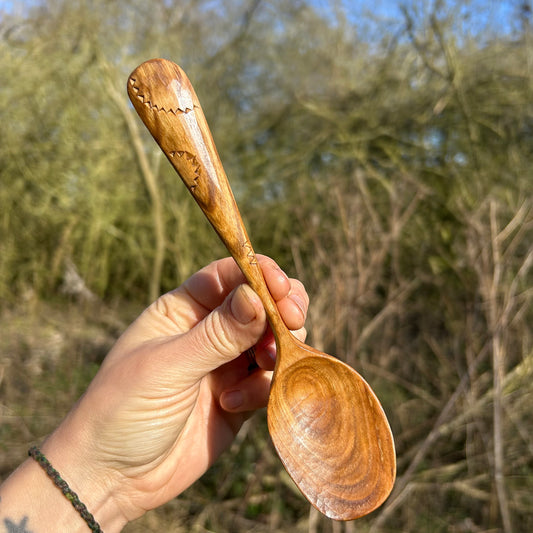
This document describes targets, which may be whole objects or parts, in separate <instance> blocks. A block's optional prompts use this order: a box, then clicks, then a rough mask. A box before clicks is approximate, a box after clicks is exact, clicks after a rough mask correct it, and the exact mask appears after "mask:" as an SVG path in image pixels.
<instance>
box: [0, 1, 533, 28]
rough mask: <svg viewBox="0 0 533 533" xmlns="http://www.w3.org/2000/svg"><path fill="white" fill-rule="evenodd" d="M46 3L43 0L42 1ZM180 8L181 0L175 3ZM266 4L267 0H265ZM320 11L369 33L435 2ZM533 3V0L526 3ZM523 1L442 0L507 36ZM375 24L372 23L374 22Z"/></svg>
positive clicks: (2, 4)
mask: <svg viewBox="0 0 533 533" xmlns="http://www.w3.org/2000/svg"><path fill="white" fill-rule="evenodd" d="M44 1H45V2H46V0H44ZM174 1H175V2H176V5H179V2H180V0H174ZM264 1H265V2H268V0H264ZM308 1H309V3H310V4H312V5H314V6H315V7H316V8H318V9H319V10H323V11H324V12H325V13H331V9H332V6H333V5H335V4H337V5H338V4H340V5H342V7H343V8H344V9H345V11H346V13H347V15H348V17H349V19H350V20H351V21H353V22H355V23H356V24H357V25H361V29H363V28H364V30H365V31H367V32H371V31H373V30H375V29H376V28H377V26H378V22H379V25H380V27H381V28H383V23H384V22H385V23H386V24H387V26H389V27H390V28H391V29H392V28H394V26H399V25H400V24H401V22H402V14H401V9H400V7H401V6H402V5H406V6H408V7H409V8H410V9H412V8H416V9H418V10H419V11H421V12H422V11H423V6H432V5H434V4H435V3H436V2H438V0H308ZM526 1H528V2H529V3H530V5H531V4H532V3H533V0H526ZM35 3H40V2H39V0H0V12H2V11H3V12H8V13H10V12H13V11H15V12H19V13H20V12H21V11H22V10H23V9H24V6H28V5H31V4H35ZM523 3H524V0H444V4H446V5H447V6H452V7H453V6H458V5H460V6H463V8H462V13H463V15H464V21H463V29H466V30H468V31H469V32H472V33H487V34H494V33H510V32H512V31H514V30H516V29H517V28H518V27H519V23H518V16H517V15H518V13H519V6H520V5H521V4H523ZM373 21H374V22H373Z"/></svg>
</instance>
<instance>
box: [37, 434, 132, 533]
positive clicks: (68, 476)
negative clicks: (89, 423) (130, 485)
mask: <svg viewBox="0 0 533 533" xmlns="http://www.w3.org/2000/svg"><path fill="white" fill-rule="evenodd" d="M70 435H75V438H71V437H70ZM84 441H85V439H84V437H83V434H82V433H80V432H77V431H71V430H69V429H68V428H67V429H66V430H65V429H64V428H63V424H62V425H61V426H60V427H59V428H58V429H57V430H56V431H55V432H54V433H53V434H52V435H51V436H50V437H49V438H48V439H47V440H46V441H45V442H44V443H43V445H42V447H41V452H42V454H43V455H44V456H45V457H46V460H47V461H48V462H49V463H50V465H51V466H52V467H53V469H54V470H56V471H57V473H58V475H59V476H60V477H61V479H62V480H63V481H64V482H65V483H66V484H67V485H68V488H69V489H70V491H71V492H72V493H74V494H75V496H77V498H78V499H79V501H80V502H81V503H82V504H83V505H84V506H85V507H86V508H87V511H88V512H89V513H90V514H91V515H92V516H93V517H94V520H95V522H96V523H97V524H98V525H99V526H100V528H101V529H102V530H103V531H105V533H113V532H115V531H121V530H122V528H123V527H124V526H125V525H126V523H127V522H128V519H127V518H126V517H125V516H124V515H123V513H122V512H121V509H120V506H119V505H118V502H117V498H116V496H117V493H118V486H119V484H118V483H117V482H115V477H114V476H113V475H111V473H110V472H108V471H107V470H106V469H104V468H102V467H100V466H99V465H98V462H97V461H96V460H95V458H94V457H92V453H91V447H90V446H88V445H85V443H84ZM34 462H35V466H37V467H38V468H40V470H41V472H40V475H41V478H44V480H45V481H47V482H48V490H49V491H55V492H56V497H57V496H58V495H59V497H61V499H62V500H63V501H62V506H63V511H64V512H65V513H66V512H70V514H71V516H72V519H73V520H74V519H76V521H77V522H79V521H78V517H79V520H81V523H82V524H83V526H84V527H82V528H81V529H79V531H80V532H81V531H84V532H87V531H89V530H90V529H89V525H88V523H87V521H86V520H84V519H83V518H82V515H81V512H80V511H79V510H76V508H75V506H73V505H72V503H71V501H72V500H73V497H72V496H71V495H70V494H69V495H67V496H66V495H65V494H63V493H62V491H61V489H60V488H59V487H57V486H56V484H55V483H54V480H53V479H52V478H51V477H50V475H49V474H47V472H46V470H45V468H43V467H42V465H39V464H37V462H36V461H34ZM76 514H77V515H78V517H74V515H76ZM69 531H70V530H69ZM73 531H74V530H73ZM76 531H78V530H76Z"/></svg>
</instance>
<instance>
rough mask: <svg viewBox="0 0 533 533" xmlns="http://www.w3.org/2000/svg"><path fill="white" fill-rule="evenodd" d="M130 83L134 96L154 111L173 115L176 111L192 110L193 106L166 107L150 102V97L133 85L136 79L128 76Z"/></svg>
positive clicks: (186, 111)
mask: <svg viewBox="0 0 533 533" xmlns="http://www.w3.org/2000/svg"><path fill="white" fill-rule="evenodd" d="M129 81H130V85H131V88H132V90H133V92H134V93H135V96H136V97H137V99H138V100H140V101H141V102H142V103H143V104H144V105H145V106H147V107H149V108H150V109H155V110H156V111H159V112H163V113H172V114H174V115H177V114H178V113H189V111H192V110H193V108H194V105H193V107H188V106H187V107H180V106H176V107H169V108H168V109H167V108H165V107H164V106H160V105H158V104H156V103H155V102H152V101H151V100H150V98H149V97H148V96H146V95H144V94H142V93H141V88H140V87H138V86H137V85H135V84H136V83H137V80H136V79H135V78H130V80H129Z"/></svg>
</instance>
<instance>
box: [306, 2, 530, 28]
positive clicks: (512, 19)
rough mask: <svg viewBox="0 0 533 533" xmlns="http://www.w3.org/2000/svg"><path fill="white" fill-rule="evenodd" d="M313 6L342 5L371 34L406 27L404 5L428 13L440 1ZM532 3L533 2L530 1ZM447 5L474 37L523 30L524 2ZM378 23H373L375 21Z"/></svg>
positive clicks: (319, 4)
mask: <svg viewBox="0 0 533 533" xmlns="http://www.w3.org/2000/svg"><path fill="white" fill-rule="evenodd" d="M309 1H310V3H311V4H313V5H314V6H315V7H317V8H318V9H320V10H324V11H326V12H327V11H329V10H330V9H331V5H332V4H335V3H337V4H338V3H340V4H341V5H342V6H343V8H344V9H345V11H346V13H347V15H348V17H349V19H350V20H351V21H354V22H356V24H360V23H361V22H362V21H364V26H365V28H366V29H367V30H368V31H371V29H372V27H374V28H375V27H377V25H378V22H379V25H380V26H381V27H383V23H384V22H385V23H386V24H387V25H388V26H390V27H394V26H399V25H401V24H402V21H403V15H402V11H401V6H402V5H403V6H407V7H408V8H409V11H411V10H412V9H415V10H418V12H419V13H420V14H422V13H423V12H424V6H426V10H428V7H429V6H433V5H435V4H436V3H437V1H438V0H370V1H369V0H337V2H335V1H332V0H309ZM527 1H529V2H530V4H531V3H532V1H531V0H527ZM443 3H444V4H445V5H446V6H449V8H451V9H454V10H456V11H457V10H458V9H459V10H460V12H461V14H462V16H461V17H458V20H460V21H461V23H462V28H461V29H462V30H463V31H467V32H468V33H472V34H480V33H485V34H487V35H491V34H492V35H494V34H501V33H505V34H508V33H510V32H512V31H515V30H516V29H517V28H518V27H519V23H518V14H519V12H520V9H519V6H520V5H521V4H523V3H524V0H444V2H443ZM373 20H374V21H375V24H372V21H373Z"/></svg>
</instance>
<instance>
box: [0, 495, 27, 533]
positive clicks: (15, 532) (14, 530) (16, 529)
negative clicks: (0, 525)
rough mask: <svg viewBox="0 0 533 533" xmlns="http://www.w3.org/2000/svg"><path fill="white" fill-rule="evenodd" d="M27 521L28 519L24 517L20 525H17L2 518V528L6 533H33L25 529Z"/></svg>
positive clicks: (0, 499) (0, 500) (0, 501)
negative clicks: (3, 527)
mask: <svg viewBox="0 0 533 533" xmlns="http://www.w3.org/2000/svg"><path fill="white" fill-rule="evenodd" d="M0 503H2V498H0ZM27 521H28V517H27V516H25V517H24V518H23V519H22V520H21V521H20V524H17V523H16V522H13V520H11V519H10V518H4V519H3V522H4V526H5V529H4V530H3V531H5V532H6V533H33V531H31V530H29V529H27V527H26V522H27Z"/></svg>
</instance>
